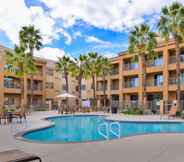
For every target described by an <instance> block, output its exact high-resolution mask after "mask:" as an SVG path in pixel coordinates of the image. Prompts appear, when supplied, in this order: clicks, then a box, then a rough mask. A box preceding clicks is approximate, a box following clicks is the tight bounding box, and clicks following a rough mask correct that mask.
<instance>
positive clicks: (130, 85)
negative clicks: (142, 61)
mask: <svg viewBox="0 0 184 162" xmlns="http://www.w3.org/2000/svg"><path fill="white" fill-rule="evenodd" d="M124 87H125V88H136V87H138V83H132V82H125V83H124Z"/></svg>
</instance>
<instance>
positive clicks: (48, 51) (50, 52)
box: [34, 47, 65, 61]
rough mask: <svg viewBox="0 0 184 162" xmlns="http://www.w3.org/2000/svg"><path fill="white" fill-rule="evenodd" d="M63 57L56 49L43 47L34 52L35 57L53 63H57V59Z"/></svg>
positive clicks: (59, 50)
mask: <svg viewBox="0 0 184 162" xmlns="http://www.w3.org/2000/svg"><path fill="white" fill-rule="evenodd" d="M64 55H65V52H64V51H63V50H61V49H58V48H51V47H44V48H42V49H40V50H39V51H35V55H34V56H36V57H41V58H45V59H49V60H53V61H57V60H58V57H62V56H64Z"/></svg>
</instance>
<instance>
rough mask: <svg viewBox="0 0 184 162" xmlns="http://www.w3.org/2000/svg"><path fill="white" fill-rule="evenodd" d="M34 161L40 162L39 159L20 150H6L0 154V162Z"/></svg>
mask: <svg viewBox="0 0 184 162" xmlns="http://www.w3.org/2000/svg"><path fill="white" fill-rule="evenodd" d="M35 160H38V161H39V162H41V161H42V160H41V158H40V157H38V156H36V155H33V154H28V153H26V152H23V151H20V150H8V151H4V152H0V161H1V162H29V161H35Z"/></svg>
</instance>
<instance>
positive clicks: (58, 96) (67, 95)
mask: <svg viewBox="0 0 184 162" xmlns="http://www.w3.org/2000/svg"><path fill="white" fill-rule="evenodd" d="M56 97H57V98H76V96H74V95H72V94H69V93H62V94H60V95H57V96H56Z"/></svg>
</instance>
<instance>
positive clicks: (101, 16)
mask: <svg viewBox="0 0 184 162" xmlns="http://www.w3.org/2000/svg"><path fill="white" fill-rule="evenodd" d="M40 1H42V2H44V3H45V4H46V5H47V6H48V7H49V8H50V9H51V15H52V17H54V18H61V19H62V20H63V21H64V24H65V27H67V26H72V25H74V24H75V22H76V20H83V21H84V22H86V23H88V24H90V25H93V26H96V27H99V28H104V29H110V30H114V31H122V30H125V29H128V28H131V27H132V26H134V25H137V24H139V23H142V22H144V21H145V19H144V17H145V16H150V15H154V14H158V13H159V12H160V9H161V7H162V6H164V5H166V4H170V3H171V2H173V1H175V0H152V1H151V0H98V1H97V0H93V1H92V0H77V1H76V0H52V1H51V0H40ZM179 1H180V2H182V3H184V0H179ZM153 19H154V17H153Z"/></svg>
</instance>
